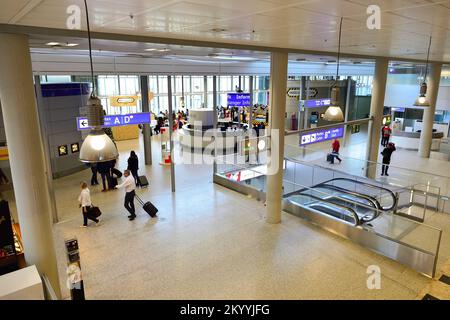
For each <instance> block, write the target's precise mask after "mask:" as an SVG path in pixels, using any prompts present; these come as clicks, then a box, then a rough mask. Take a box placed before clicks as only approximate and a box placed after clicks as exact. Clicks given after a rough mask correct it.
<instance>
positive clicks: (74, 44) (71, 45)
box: [66, 43, 78, 47]
mask: <svg viewBox="0 0 450 320" xmlns="http://www.w3.org/2000/svg"><path fill="white" fill-rule="evenodd" d="M77 45H78V43H68V44H66V47H76V46H77Z"/></svg>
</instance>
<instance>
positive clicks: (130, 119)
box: [77, 112, 151, 130]
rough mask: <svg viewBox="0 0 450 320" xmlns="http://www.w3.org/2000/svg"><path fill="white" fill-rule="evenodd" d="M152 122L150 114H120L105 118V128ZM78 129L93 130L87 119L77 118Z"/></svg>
mask: <svg viewBox="0 0 450 320" xmlns="http://www.w3.org/2000/svg"><path fill="white" fill-rule="evenodd" d="M150 121H151V114H150V112H142V113H132V114H118V115H113V116H105V118H104V125H103V127H117V126H128V125H132V124H141V123H150ZM77 128H78V130H89V129H91V127H90V126H89V123H88V120H87V118H86V117H78V118H77Z"/></svg>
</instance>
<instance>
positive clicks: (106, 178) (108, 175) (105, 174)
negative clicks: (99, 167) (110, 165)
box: [100, 170, 111, 190]
mask: <svg viewBox="0 0 450 320" xmlns="http://www.w3.org/2000/svg"><path fill="white" fill-rule="evenodd" d="M100 175H101V176H102V184H103V190H106V189H108V188H109V186H110V184H111V173H110V172H109V170H108V172H103V173H100ZM106 182H108V185H107V184H106ZM106 186H108V188H107V187H106Z"/></svg>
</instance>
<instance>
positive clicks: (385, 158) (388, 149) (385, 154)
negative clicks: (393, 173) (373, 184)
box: [381, 142, 397, 176]
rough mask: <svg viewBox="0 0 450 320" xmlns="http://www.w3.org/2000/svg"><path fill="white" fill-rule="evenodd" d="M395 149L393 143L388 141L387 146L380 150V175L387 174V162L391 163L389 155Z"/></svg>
mask: <svg viewBox="0 0 450 320" xmlns="http://www.w3.org/2000/svg"><path fill="white" fill-rule="evenodd" d="M395 150H397V149H396V148H395V144H394V143H392V142H389V143H388V145H387V147H385V148H384V149H383V151H382V152H381V155H382V156H383V165H382V166H381V175H382V176H388V175H389V174H388V169H389V164H390V163H391V157H392V153H393V152H394V151H395Z"/></svg>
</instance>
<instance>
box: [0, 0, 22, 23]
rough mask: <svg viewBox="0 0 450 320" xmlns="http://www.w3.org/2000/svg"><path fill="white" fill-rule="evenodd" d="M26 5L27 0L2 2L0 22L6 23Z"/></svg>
mask: <svg viewBox="0 0 450 320" xmlns="http://www.w3.org/2000/svg"><path fill="white" fill-rule="evenodd" d="M27 3H28V0H2V1H1V10H0V22H1V23H7V22H8V21H9V20H10V19H11V18H12V17H14V15H16V14H17V13H19V11H20V10H21V9H22V8H23V7H24V6H25V5H26V4H27Z"/></svg>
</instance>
